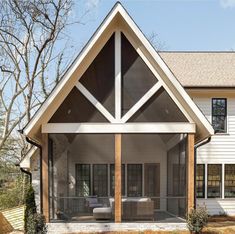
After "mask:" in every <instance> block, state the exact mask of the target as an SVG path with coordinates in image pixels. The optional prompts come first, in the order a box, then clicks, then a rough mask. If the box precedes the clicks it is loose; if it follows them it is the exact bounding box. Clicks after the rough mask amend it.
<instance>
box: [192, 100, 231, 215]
mask: <svg viewBox="0 0 235 234" xmlns="http://www.w3.org/2000/svg"><path fill="white" fill-rule="evenodd" d="M214 97H215V98H216V97H218V96H214ZM223 97H225V98H226V96H223ZM211 98H212V97H193V100H194V102H195V103H196V104H197V105H198V106H199V108H200V109H201V110H202V112H203V113H204V115H205V116H206V117H207V119H208V120H209V121H210V122H211V115H212V114H211V111H212V107H211ZM197 163H198V164H199V163H203V164H235V98H234V97H227V134H217V135H215V136H212V138H211V142H210V143H208V144H206V145H204V146H202V147H200V148H199V149H198V151H197ZM197 204H199V205H202V204H205V205H206V207H207V209H208V211H209V213H210V214H219V213H220V212H221V213H224V212H226V213H227V214H229V215H235V199H222V198H221V199H213V198H208V199H198V200H197Z"/></svg>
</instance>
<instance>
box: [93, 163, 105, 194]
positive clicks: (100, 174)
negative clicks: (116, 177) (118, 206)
mask: <svg viewBox="0 0 235 234" xmlns="http://www.w3.org/2000/svg"><path fill="white" fill-rule="evenodd" d="M93 195H96V196H99V197H106V196H107V195H108V165H107V164H94V165H93Z"/></svg>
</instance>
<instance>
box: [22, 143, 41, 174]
mask: <svg viewBox="0 0 235 234" xmlns="http://www.w3.org/2000/svg"><path fill="white" fill-rule="evenodd" d="M37 150H38V148H37V147H36V146H33V147H32V148H31V149H30V150H29V151H28V152H27V153H26V155H25V156H24V158H23V159H22V161H21V162H20V167H21V168H25V169H30V159H31V157H32V156H33V155H34V154H35V153H36V151H37Z"/></svg>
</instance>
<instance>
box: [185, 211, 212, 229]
mask: <svg viewBox="0 0 235 234" xmlns="http://www.w3.org/2000/svg"><path fill="white" fill-rule="evenodd" d="M208 217H209V216H208V213H207V209H206V208H205V207H197V208H196V209H191V210H190V212H189V214H188V215H187V226H188V229H189V231H191V232H192V233H200V232H201V230H202V229H203V227H205V226H206V224H207V223H208Z"/></svg>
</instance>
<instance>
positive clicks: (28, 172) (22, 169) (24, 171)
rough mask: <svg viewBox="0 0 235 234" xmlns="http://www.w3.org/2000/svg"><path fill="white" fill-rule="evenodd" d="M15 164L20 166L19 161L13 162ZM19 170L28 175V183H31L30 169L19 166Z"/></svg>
mask: <svg viewBox="0 0 235 234" xmlns="http://www.w3.org/2000/svg"><path fill="white" fill-rule="evenodd" d="M15 165H16V166H17V167H20V164H19V163H17V164H15ZM20 171H21V172H23V173H24V174H26V175H28V176H29V181H30V184H31V183H32V173H31V172H30V171H27V170H25V169H24V168H22V167H20Z"/></svg>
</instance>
